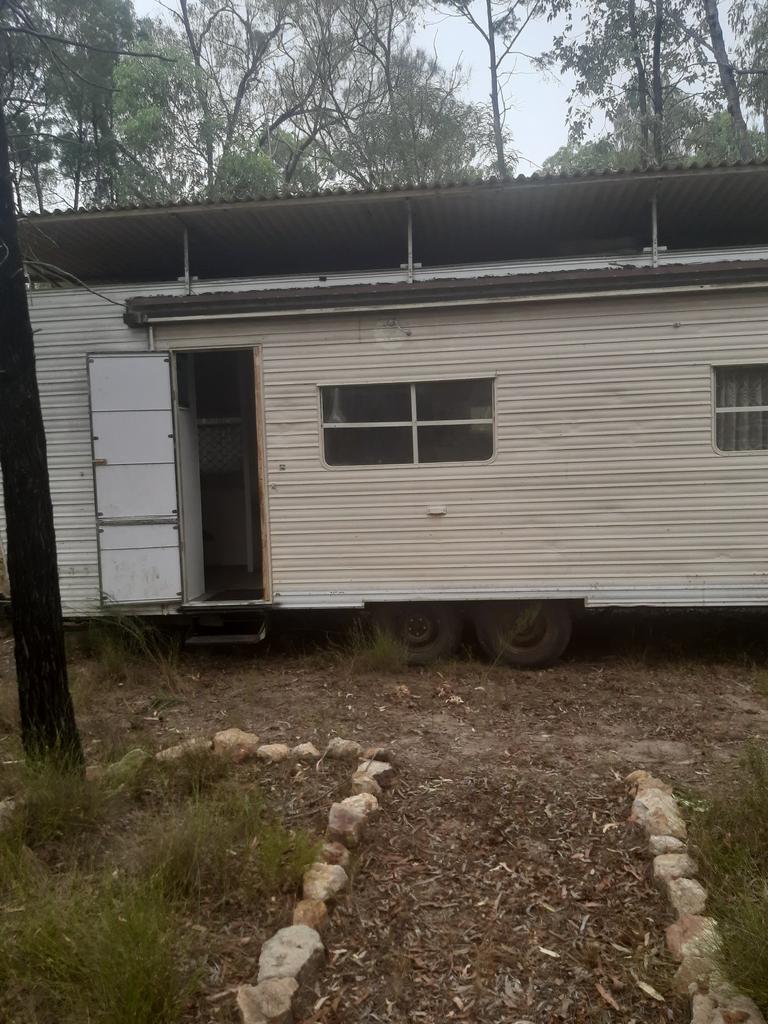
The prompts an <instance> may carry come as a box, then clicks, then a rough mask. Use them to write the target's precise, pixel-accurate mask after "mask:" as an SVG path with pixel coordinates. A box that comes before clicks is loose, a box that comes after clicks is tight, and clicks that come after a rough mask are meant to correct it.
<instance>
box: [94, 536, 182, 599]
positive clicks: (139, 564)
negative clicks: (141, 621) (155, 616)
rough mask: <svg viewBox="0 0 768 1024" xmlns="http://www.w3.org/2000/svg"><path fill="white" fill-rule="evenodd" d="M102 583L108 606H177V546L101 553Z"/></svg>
mask: <svg viewBox="0 0 768 1024" xmlns="http://www.w3.org/2000/svg"><path fill="white" fill-rule="evenodd" d="M101 579H102V589H103V592H104V602H105V604H120V605H125V604H141V605H142V606H143V605H144V604H145V603H146V602H147V601H149V600H151V601H157V602H160V601H173V602H176V601H178V600H179V593H180V591H181V575H180V572H179V548H178V544H176V545H174V546H173V547H171V548H156V547H153V548H137V549H127V550H123V549H121V550H115V551H113V550H107V551H105V550H103V549H102V554H101ZM149 595H151V596H149Z"/></svg>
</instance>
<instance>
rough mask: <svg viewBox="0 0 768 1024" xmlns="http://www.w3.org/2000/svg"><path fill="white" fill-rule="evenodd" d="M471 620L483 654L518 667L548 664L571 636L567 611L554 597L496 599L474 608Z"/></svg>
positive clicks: (556, 657)
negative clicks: (540, 598) (547, 598)
mask: <svg viewBox="0 0 768 1024" xmlns="http://www.w3.org/2000/svg"><path fill="white" fill-rule="evenodd" d="M474 621H475V629H476V631H477V639H478V640H479V641H480V644H481V646H482V648H483V650H484V651H485V652H486V654H488V656H489V657H490V658H492V659H493V660H494V661H500V662H502V663H503V664H505V665H515V666H517V667H519V668H545V667H546V666H547V665H551V664H552V663H553V662H555V661H557V659H558V658H559V657H560V655H561V654H562V653H563V651H564V650H565V649H566V647H567V646H568V642H569V640H570V639H571V613H570V612H569V611H568V608H567V607H566V605H564V604H561V603H560V602H558V601H509V602H506V601H505V602H502V601H498V602H494V603H493V604H486V605H483V606H482V607H481V608H478V609H477V610H476V611H475V615H474Z"/></svg>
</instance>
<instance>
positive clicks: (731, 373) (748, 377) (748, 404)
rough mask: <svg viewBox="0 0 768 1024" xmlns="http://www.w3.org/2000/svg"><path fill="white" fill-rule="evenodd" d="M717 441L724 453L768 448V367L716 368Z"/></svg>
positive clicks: (764, 365) (763, 365)
mask: <svg viewBox="0 0 768 1024" xmlns="http://www.w3.org/2000/svg"><path fill="white" fill-rule="evenodd" d="M715 440H716V443H717V447H718V448H719V449H720V451H723V452H750V451H765V450H766V449H768V364H760V365H751V366H716V367H715Z"/></svg>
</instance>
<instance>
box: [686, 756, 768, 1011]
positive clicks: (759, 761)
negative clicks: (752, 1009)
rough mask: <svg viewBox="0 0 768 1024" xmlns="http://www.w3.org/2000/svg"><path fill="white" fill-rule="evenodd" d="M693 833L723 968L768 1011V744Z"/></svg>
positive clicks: (701, 815)
mask: <svg viewBox="0 0 768 1024" xmlns="http://www.w3.org/2000/svg"><path fill="white" fill-rule="evenodd" d="M692 831H693V838H694V842H695V844H696V848H697V852H698V857H699V860H700V863H701V866H702V872H703V875H704V879H705V882H706V884H707V887H708V889H709V895H710V908H711V913H712V914H713V916H714V917H715V918H716V919H717V921H718V923H719V926H720V933H721V943H720V948H719V950H718V956H719V959H720V964H721V967H722V969H723V971H724V973H725V975H726V976H727V977H728V978H730V980H731V981H732V982H733V983H734V984H735V985H736V987H737V988H739V989H740V990H741V991H742V992H744V993H746V994H747V995H749V996H751V998H752V999H754V1000H755V1001H756V1002H757V1004H758V1005H759V1006H760V1007H761V1009H762V1010H763V1011H768V743H765V742H763V743H757V742H754V743H751V744H749V745H748V746H747V748H746V750H745V753H744V757H743V760H742V764H741V770H740V772H739V774H738V777H737V781H736V782H735V783H731V784H730V785H729V786H728V790H727V793H723V794H722V795H717V796H715V797H714V798H712V799H711V800H709V801H708V802H706V803H704V804H702V805H701V806H700V808H699V812H698V813H697V814H695V815H694V825H693V830H692Z"/></svg>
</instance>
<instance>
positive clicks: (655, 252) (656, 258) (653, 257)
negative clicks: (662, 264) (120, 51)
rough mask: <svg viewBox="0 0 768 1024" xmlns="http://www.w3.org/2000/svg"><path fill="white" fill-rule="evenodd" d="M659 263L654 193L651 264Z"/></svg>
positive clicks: (653, 197) (657, 212) (657, 219)
mask: <svg viewBox="0 0 768 1024" xmlns="http://www.w3.org/2000/svg"><path fill="white" fill-rule="evenodd" d="M658 265H659V209H658V203H657V202H656V193H655V192H654V193H653V196H652V198H651V266H652V267H658Z"/></svg>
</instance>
